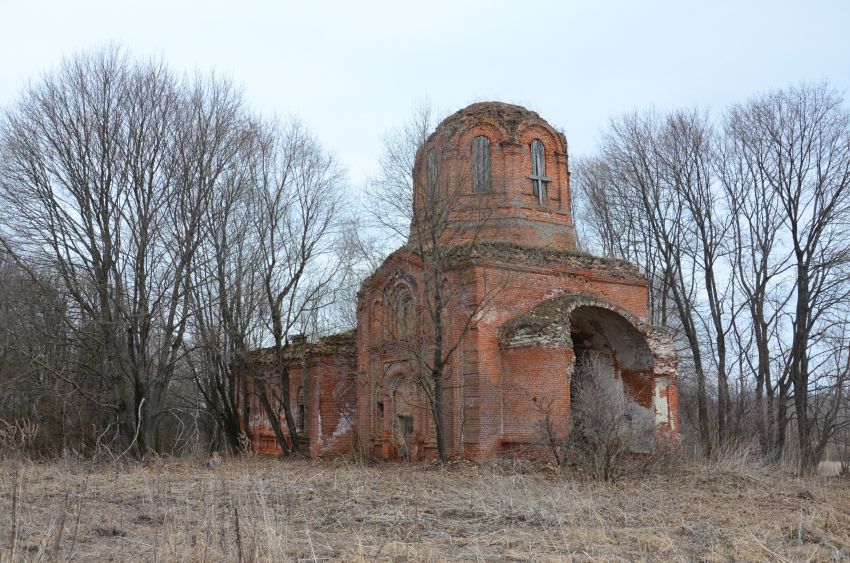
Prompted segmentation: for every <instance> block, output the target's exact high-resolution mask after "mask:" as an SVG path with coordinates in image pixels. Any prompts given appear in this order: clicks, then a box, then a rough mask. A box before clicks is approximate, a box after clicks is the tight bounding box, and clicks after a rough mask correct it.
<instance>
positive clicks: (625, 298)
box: [246, 102, 678, 460]
mask: <svg viewBox="0 0 850 563" xmlns="http://www.w3.org/2000/svg"><path fill="white" fill-rule="evenodd" d="M436 166H439V167H440V168H441V169H444V170H453V171H455V172H458V171H460V172H462V171H466V172H467V173H466V174H457V173H456V174H455V175H454V177H455V178H461V179H462V180H459V181H460V182H461V183H462V184H461V185H460V192H461V197H460V198H459V199H458V202H459V204H458V205H457V206H456V208H455V209H453V210H452V211H451V217H450V220H451V224H452V228H451V229H449V231H451V232H452V234H453V235H455V236H456V240H457V241H458V244H459V245H460V244H463V245H465V246H464V248H466V249H467V251H466V252H464V253H459V255H461V256H462V258H460V259H458V260H456V262H455V263H453V264H452V265H451V268H449V271H448V272H447V274H446V276H447V285H449V286H450V289H452V290H454V291H455V298H453V299H452V300H451V302H450V304H449V306H448V307H447V309H446V314H445V318H446V323H447V324H446V326H447V337H448V339H449V340H450V341H451V339H452V338H455V339H457V342H458V346H457V349H456V350H455V351H454V353H453V355H452V356H451V360H450V362H449V364H448V366H447V369H446V372H445V374H444V378H443V384H442V391H443V395H444V402H443V404H444V410H443V412H444V416H445V428H446V438H447V449H448V452H449V454H450V455H452V456H458V457H464V458H468V459H474V460H485V459H491V458H494V457H499V456H520V457H541V458H545V457H547V456H548V455H549V451H548V449H547V448H546V447H545V446H544V445H543V444H542V442H541V435H540V428H541V416H542V415H543V414H544V411H545V415H546V416H547V417H548V423H549V424H550V425H552V426H553V427H554V428H557V429H559V431H561V432H563V434H564V436H566V435H567V434H569V431H570V428H571V420H570V401H571V399H570V398H571V379H572V376H573V374H574V372H575V369H574V368H575V366H576V363H577V361H579V360H580V359H582V358H588V357H593V358H596V359H599V360H600V361H603V362H605V364H606V365H607V366H609V368H610V370H611V372H612V373H613V374H614V377H616V379H617V380H618V381H619V382H621V384H622V386H623V390H624V392H625V393H628V395H629V396H631V397H632V398H633V399H634V401H635V403H637V405H639V406H640V408H641V409H642V410H643V411H644V413H645V415H646V416H647V417H651V419H652V420H653V421H654V423H655V428H656V432H659V433H665V434H667V435H673V436H675V435H676V434H677V432H678V402H677V392H676V365H677V359H676V355H675V351H674V349H673V347H672V345H671V343H670V341H669V339H668V338H667V337H666V336H665V335H664V333H663V332H661V331H657V330H656V329H654V328H653V327H651V326H650V325H649V324H648V290H647V283H646V280H645V278H644V277H643V275H642V274H641V273H640V272H639V271H638V269H637V268H636V267H634V266H633V265H631V264H629V263H626V262H623V261H621V260H617V259H612V258H601V257H596V256H591V255H588V254H586V253H583V252H578V251H577V250H576V235H575V228H574V225H573V219H572V213H571V204H570V167H569V155H568V152H567V143H566V139H565V137H564V135H563V134H561V133H559V132H558V131H556V130H555V129H553V128H552V126H550V125H549V124H548V123H547V122H546V121H544V120H543V119H542V118H541V117H540V116H539V115H538V114H536V113H534V112H532V111H528V110H526V109H524V108H522V107H519V106H515V105H508V104H503V103H496V102H487V103H476V104H473V105H471V106H469V107H466V108H464V109H462V110H460V111H458V112H456V113H454V114H452V115H450V116H449V117H447V118H446V119H445V120H444V121H443V122H442V123H440V124H439V126H438V127H437V128H436V130H435V131H434V132H433V133H432V134H431V136H430V137H429V138H428V140H427V142H426V143H425V145H424V146H423V147H422V148H421V149H420V150H419V153H418V156H417V161H416V165H415V168H414V178H418V177H422V176H427V175H428V174H431V173H432V170H433V169H434V168H435V167H436ZM414 185H419V184H418V183H416V182H414ZM417 189H421V188H417ZM415 196H416V194H415ZM415 200H416V197H414V201H415ZM485 200H486V202H487V204H486V209H487V211H488V212H487V218H486V222H484V223H480V224H478V225H477V227H476V228H475V229H474V237H472V235H470V236H464V235H463V233H467V232H470V231H472V230H473V229H469V228H468V227H469V225H468V223H469V222H470V221H472V220H473V219H472V217H473V216H476V215H480V213H479V211H480V209H481V208H482V205H481V202H482V201H485ZM458 235H459V236H458ZM470 238H474V243H473V242H472V241H471V240H470ZM453 240H455V239H453ZM415 248H416V246H415V245H413V244H411V243H409V244H407V245H405V246H403V247H402V248H400V249H398V250H397V251H395V252H394V253H392V254H391V255H390V256H389V257H388V258H387V259H386V260H385V261H384V263H383V265H382V266H381V267H380V268H379V269H378V270H377V271H376V272H374V273H373V274H372V275H371V276H370V277H369V278H368V279H367V280H366V281H365V282H364V284H363V286H362V288H361V290H360V292H359V295H358V303H357V327H356V329H355V330H354V331H352V332H349V333H344V334H339V335H335V336H331V337H327V338H324V339H321V340H319V341H318V342H315V343H308V342H306V341H303V340H302V341H296V342H293V343H292V344H291V345H290V353H291V354H293V357H297V358H298V360H297V362H296V363H295V364H294V365H293V367H292V369H291V370H290V382H291V387H290V393H289V396H290V398H291V403H292V404H291V408H292V412H293V414H294V417H295V420H296V426H297V428H298V429H299V432H300V440H299V441H300V443H301V444H302V446H303V447H304V448H305V449H306V450H307V451H309V453H310V455H311V456H314V457H319V456H329V455H339V454H345V453H347V452H350V451H352V450H356V451H359V452H361V453H363V454H365V455H367V456H370V457H374V458H379V459H398V458H409V459H414V460H417V459H430V458H434V457H436V456H437V451H436V435H435V430H434V422H433V420H432V411H431V409H430V408H429V402H428V398H427V397H426V392H427V389H426V388H425V387H423V386H422V385H419V384H417V377H416V374H415V373H412V372H413V371H415V368H414V367H413V365H412V362H411V361H410V359H409V357H408V356H407V355H406V354H405V353H404V352H403V351H402V350H401V349H400V347H399V346H397V345H395V344H396V343H397V342H398V341H399V339H400V338H402V335H403V334H404V333H406V332H407V331H410V330H417V329H418V328H419V327H420V326H421V325H423V324H424V322H423V320H422V319H423V315H424V311H423V304H422V301H423V291H424V290H423V272H422V268H423V261H422V259H421V258H420V256H419V254H418V253H417V252H416V251H415V250H414V249H415ZM494 288H496V290H494ZM484 301H486V302H487V306H486V308H485V307H480V308H479V309H476V310H475V311H474V314H473V318H470V310H471V305H470V304H480V303H482V302H484ZM258 361H259V360H258ZM269 379H270V380H274V378H269ZM249 383H250V382H249ZM252 388H253V387H252V386H251V385H248V386H247V387H246V389H247V390H248V395H249V398H248V403H249V404H252V408H251V422H250V426H251V428H250V430H251V432H250V433H249V434H250V435H251V438H252V441H253V446H254V448H255V450H256V451H259V452H265V453H275V452H277V451H278V446H277V443H276V441H275V438H274V434H273V432H272V429H271V427H270V425H269V423H268V420H267V419H266V418H265V416H264V414H263V410H262V408H260V407H259V404H257V401H256V397H253V396H252Z"/></svg>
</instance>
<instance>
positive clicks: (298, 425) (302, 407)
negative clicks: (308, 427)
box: [295, 387, 307, 432]
mask: <svg viewBox="0 0 850 563" xmlns="http://www.w3.org/2000/svg"><path fill="white" fill-rule="evenodd" d="M295 397H296V404H297V410H296V411H295V430H296V431H297V432H304V422H305V419H306V418H307V405H306V401H305V400H304V388H303V387H299V388H298V394H297V395H296V396H295Z"/></svg>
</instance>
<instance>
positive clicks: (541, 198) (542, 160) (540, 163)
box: [529, 139, 552, 205]
mask: <svg viewBox="0 0 850 563" xmlns="http://www.w3.org/2000/svg"><path fill="white" fill-rule="evenodd" d="M529 178H530V179H531V193H533V194H534V195H535V196H537V201H538V202H539V203H540V205H543V204H545V203H546V184H548V183H549V182H551V181H552V178H547V177H546V151H545V148H544V146H543V143H542V142H541V141H540V140H539V139H534V140H533V141H531V175H530V176H529Z"/></svg>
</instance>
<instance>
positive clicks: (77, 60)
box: [0, 47, 240, 455]
mask: <svg viewBox="0 0 850 563" xmlns="http://www.w3.org/2000/svg"><path fill="white" fill-rule="evenodd" d="M239 107H240V100H239V97H238V96H237V95H236V94H235V93H234V91H233V90H232V89H230V88H228V87H222V86H220V85H213V84H212V83H207V82H204V81H202V80H198V81H195V82H194V83H192V82H180V81H178V80H177V79H175V78H174V77H173V76H172V74H171V73H170V72H169V71H168V69H167V68H165V66H163V65H162V64H160V63H156V62H136V61H133V60H131V59H130V58H129V57H128V56H127V55H126V54H125V53H124V52H122V51H121V50H120V49H118V48H114V47H111V48H107V49H105V50H102V51H98V52H92V53H85V54H82V55H78V56H76V57H74V58H72V59H70V60H67V61H65V62H64V63H63V65H62V66H61V67H60V68H59V70H57V71H56V72H54V73H52V74H49V75H47V76H46V77H45V78H44V79H43V80H42V81H41V82H39V83H36V84H34V85H31V86H30V87H28V88H27V90H26V91H25V92H24V94H23V96H22V97H21V99H20V101H19V102H18V104H17V105H16V106H14V107H13V108H11V109H10V110H9V111H8V112H7V113H6V115H5V118H4V121H3V127H2V150H3V162H2V165H0V166H1V167H2V168H0V198H2V201H3V204H4V216H3V220H4V223H5V224H6V225H7V226H8V229H9V235H8V236H7V237H6V238H5V244H6V246H7V248H8V249H10V250H14V251H15V252H16V255H17V256H18V258H19V261H20V262H21V263H28V264H33V265H36V266H38V265H50V267H52V268H55V269H56V271H57V272H58V275H59V277H60V279H61V280H62V284H63V286H64V290H65V291H66V292H67V293H68V295H69V298H70V300H71V302H72V303H73V306H72V307H70V308H69V311H68V320H67V323H68V326H69V328H71V329H72V330H73V331H74V334H75V338H76V340H77V341H78V342H79V343H80V345H81V346H82V347H83V348H84V350H85V351H86V352H87V353H88V354H89V355H90V357H91V358H92V359H95V360H96V361H93V362H91V364H92V365H90V366H88V369H89V370H90V374H91V375H93V376H96V377H99V378H102V379H103V381H104V383H105V385H106V386H108V387H109V389H110V392H109V396H108V397H88V399H91V400H94V401H97V402H98V403H99V404H101V406H107V405H108V408H109V409H111V410H112V411H113V413H114V414H115V416H116V417H117V421H118V423H119V427H120V429H121V432H122V435H123V437H124V443H125V444H126V445H127V446H128V448H129V446H131V445H132V446H133V447H134V448H135V451H136V453H137V454H138V455H147V454H148V453H150V452H151V451H153V450H155V449H156V446H157V444H156V441H157V427H158V424H159V423H160V421H161V420H162V417H163V416H164V413H165V412H166V411H165V409H166V407H165V402H166V395H167V393H168V389H169V384H170V383H171V381H172V379H173V377H174V374H175V369H176V366H177V363H178V361H179V359H180V356H181V354H182V346H181V343H182V341H183V338H184V336H185V333H186V328H187V321H188V305H189V291H188V289H189V284H190V280H191V275H190V273H191V272H190V264H191V262H192V257H193V254H194V252H195V249H196V247H197V244H198V241H199V239H200V237H199V230H200V218H201V216H202V215H203V213H204V209H205V207H206V205H207V203H208V201H209V196H210V193H211V189H212V186H214V185H215V183H216V182H217V181H218V178H219V177H220V176H221V174H222V173H223V172H224V171H225V170H226V169H227V167H228V166H230V165H231V164H232V162H233V161H232V157H233V156H234V154H235V149H234V148H233V147H234V143H233V142H232V141H233V138H232V135H233V132H234V131H237V130H238V127H236V125H237V123H236V121H237V120H236V119H235V117H236V116H238V114H239Z"/></svg>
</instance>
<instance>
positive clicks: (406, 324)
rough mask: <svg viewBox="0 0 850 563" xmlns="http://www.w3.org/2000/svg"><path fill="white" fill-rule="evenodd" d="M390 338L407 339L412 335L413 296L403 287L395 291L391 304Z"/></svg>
mask: <svg viewBox="0 0 850 563" xmlns="http://www.w3.org/2000/svg"><path fill="white" fill-rule="evenodd" d="M391 315H392V319H391V326H392V327H393V328H392V336H394V337H395V338H399V339H407V338H409V337H410V335H411V334H412V333H413V323H414V318H413V316H414V303H413V296H412V295H411V294H410V292H409V291H408V290H407V289H406V288H403V287H399V288H398V289H396V292H395V295H394V296H393V298H392V302H391Z"/></svg>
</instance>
